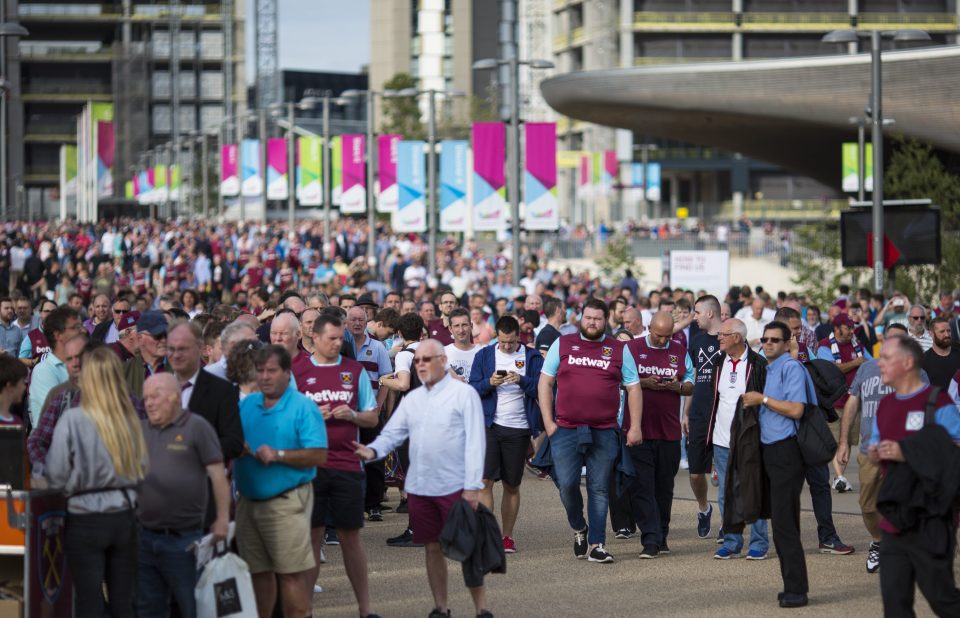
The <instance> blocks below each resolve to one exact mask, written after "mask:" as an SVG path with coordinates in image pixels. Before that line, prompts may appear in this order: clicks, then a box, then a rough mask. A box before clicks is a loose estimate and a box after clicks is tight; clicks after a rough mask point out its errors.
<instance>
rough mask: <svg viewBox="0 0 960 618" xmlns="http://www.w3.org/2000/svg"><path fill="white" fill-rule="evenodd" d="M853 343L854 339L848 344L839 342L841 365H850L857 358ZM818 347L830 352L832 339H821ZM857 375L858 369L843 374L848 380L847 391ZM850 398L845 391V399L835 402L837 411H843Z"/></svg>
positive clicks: (834, 405)
mask: <svg viewBox="0 0 960 618" xmlns="http://www.w3.org/2000/svg"><path fill="white" fill-rule="evenodd" d="M852 341H853V339H851V340H850V342H848V343H840V342H839V341H838V342H837V347H838V348H839V349H840V362H841V363H849V362H850V361H852V360H853V359H855V358H856V357H857V351H856V348H854V347H853V343H852ZM817 346H818V348H827V349H828V350H829V349H830V338H829V337H827V338H826V339H821V340H820V341H818V342H817ZM856 375H857V370H856V369H854V370H853V371H848V372H847V373H845V374H843V377H844V378H846V379H847V389H849V388H850V385H851V384H853V378H855V377H856ZM849 398H850V395H849V394H848V393H847V391H844V392H843V397H841V398H840V399H837V400H836V401H835V402H834V404H833V407H834V408H835V409H837V410H843V406H844V405H845V404H846V403H847V399H849Z"/></svg>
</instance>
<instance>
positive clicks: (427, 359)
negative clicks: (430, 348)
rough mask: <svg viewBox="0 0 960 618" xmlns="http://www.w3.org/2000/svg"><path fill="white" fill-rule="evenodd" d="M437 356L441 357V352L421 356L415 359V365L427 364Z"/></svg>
mask: <svg viewBox="0 0 960 618" xmlns="http://www.w3.org/2000/svg"><path fill="white" fill-rule="evenodd" d="M435 358H440V355H439V354H434V355H433V356H420V357H417V358H414V359H413V364H414V365H426V364H427V363H429V362H430V361H432V360H433V359H435Z"/></svg>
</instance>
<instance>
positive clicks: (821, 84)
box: [541, 46, 960, 186]
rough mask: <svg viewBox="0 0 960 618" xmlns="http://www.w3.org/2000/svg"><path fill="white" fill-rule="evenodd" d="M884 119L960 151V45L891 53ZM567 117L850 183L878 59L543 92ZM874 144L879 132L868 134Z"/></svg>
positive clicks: (793, 62)
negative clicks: (843, 149)
mask: <svg viewBox="0 0 960 618" xmlns="http://www.w3.org/2000/svg"><path fill="white" fill-rule="evenodd" d="M882 66H883V88H882V90H883V92H882V94H883V115H884V117H885V118H894V119H895V120H896V126H895V128H894V130H895V131H896V132H898V133H901V134H904V135H907V136H911V137H916V138H919V139H922V140H925V141H928V142H931V143H932V144H934V146H936V147H937V148H939V149H942V150H946V151H950V152H954V153H960V46H940V47H928V48H922V49H913V50H907V51H889V52H884V53H883V65H882ZM541 89H542V91H543V95H544V97H545V98H546V100H547V102H548V103H549V104H550V106H551V107H553V108H554V109H555V110H556V111H558V112H559V113H561V114H564V115H565V116H569V117H572V118H576V119H578V120H585V121H589V122H594V123H597V124H602V125H608V126H615V127H621V128H625V129H631V130H634V131H637V132H639V133H641V134H645V135H650V136H654V137H662V138H668V139H679V140H683V141H686V142H689V143H693V144H702V145H709V146H716V147H720V148H724V149H727V150H730V151H733V152H739V153H742V154H744V155H746V156H749V157H753V158H755V159H760V160H764V161H769V162H771V163H775V164H778V165H781V166H783V167H786V168H790V169H793V170H796V171H798V172H801V173H803V174H806V175H808V176H810V177H813V178H816V179H818V180H820V181H821V182H824V183H826V184H828V185H829V186H839V184H840V173H841V169H840V148H839V146H838V145H839V143H840V142H841V141H844V140H850V139H851V136H853V139H856V137H855V135H856V129H855V128H853V127H852V126H851V125H850V124H849V122H848V119H849V118H850V117H852V116H862V115H863V109H864V106H865V104H866V103H867V101H868V98H869V95H870V55H869V54H856V55H835V56H814V57H808V58H785V59H776V60H744V61H738V62H715V63H697V64H677V65H659V66H650V67H637V68H626V69H610V70H603V71H586V72H580V73H568V74H565V75H560V76H558V77H554V78H551V79H548V80H545V81H544V82H543V83H542V84H541ZM868 139H869V133H868Z"/></svg>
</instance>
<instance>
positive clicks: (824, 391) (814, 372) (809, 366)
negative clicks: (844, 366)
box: [803, 358, 847, 423]
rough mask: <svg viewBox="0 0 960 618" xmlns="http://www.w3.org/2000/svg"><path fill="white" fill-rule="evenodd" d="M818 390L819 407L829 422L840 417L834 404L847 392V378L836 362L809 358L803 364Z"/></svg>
mask: <svg viewBox="0 0 960 618" xmlns="http://www.w3.org/2000/svg"><path fill="white" fill-rule="evenodd" d="M803 366H804V368H806V370H807V373H808V374H809V375H810V379H812V380H813V386H814V389H815V390H816V392H817V407H819V408H820V410H821V411H822V412H823V415H824V416H825V417H826V419H827V422H828V423H834V422H836V421H837V420H839V419H840V416H839V415H838V414H837V410H836V409H835V408H834V407H833V404H835V403H836V402H837V400H838V399H840V398H841V397H843V395H844V394H845V393H846V392H847V378H846V376H844V375H843V372H842V371H840V368H839V367H837V366H836V364H834V363H832V362H830V361H826V360H823V359H820V358H815V359H813V360H808V361H807V362H805V363H804V364H803Z"/></svg>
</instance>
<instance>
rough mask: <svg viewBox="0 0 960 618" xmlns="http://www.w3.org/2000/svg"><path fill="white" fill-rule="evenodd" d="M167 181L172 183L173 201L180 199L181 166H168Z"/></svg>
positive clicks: (171, 194) (171, 197)
mask: <svg viewBox="0 0 960 618" xmlns="http://www.w3.org/2000/svg"><path fill="white" fill-rule="evenodd" d="M168 170H169V171H168V172H167V181H168V183H169V184H170V199H171V200H172V201H179V200H180V166H179V165H171V166H170V167H169V168H168Z"/></svg>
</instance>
